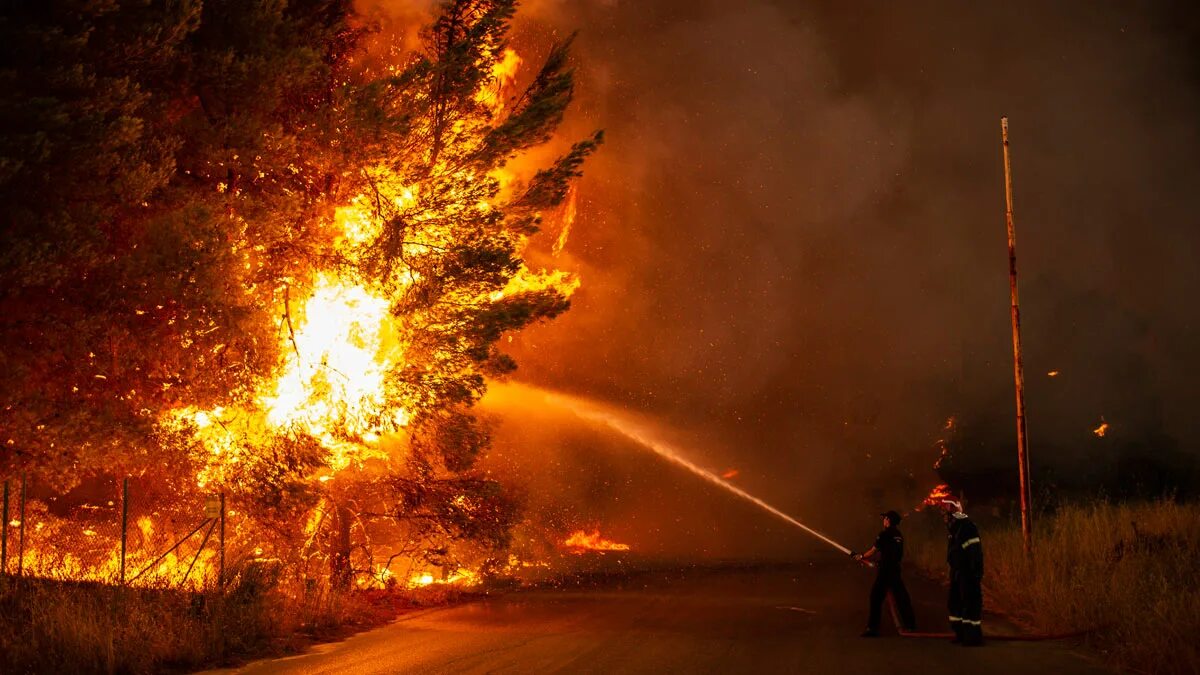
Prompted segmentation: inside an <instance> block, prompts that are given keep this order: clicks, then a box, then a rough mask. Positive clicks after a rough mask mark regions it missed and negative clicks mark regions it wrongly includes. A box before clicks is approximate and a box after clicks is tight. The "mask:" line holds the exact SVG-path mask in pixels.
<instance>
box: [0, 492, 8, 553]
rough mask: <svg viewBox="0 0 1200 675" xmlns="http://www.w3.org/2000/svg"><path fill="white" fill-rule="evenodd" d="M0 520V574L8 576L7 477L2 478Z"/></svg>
mask: <svg viewBox="0 0 1200 675" xmlns="http://www.w3.org/2000/svg"><path fill="white" fill-rule="evenodd" d="M0 515H3V522H0V576H8V479H7V478H5V479H4V513H3V514H0Z"/></svg>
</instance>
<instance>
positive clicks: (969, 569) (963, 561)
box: [946, 517, 983, 579]
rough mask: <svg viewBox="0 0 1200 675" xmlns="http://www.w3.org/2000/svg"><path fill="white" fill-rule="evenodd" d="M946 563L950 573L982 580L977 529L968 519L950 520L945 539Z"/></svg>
mask: <svg viewBox="0 0 1200 675" xmlns="http://www.w3.org/2000/svg"><path fill="white" fill-rule="evenodd" d="M946 562H948V563H950V572H951V573H958V574H966V575H968V576H971V577H974V578H976V579H982V578H983V545H982V544H981V543H980V541H979V528H978V527H975V523H972V522H971V520H970V519H969V518H965V517H963V518H959V517H955V518H953V519H952V520H951V522H950V528H949V534H948V535H947V537H946Z"/></svg>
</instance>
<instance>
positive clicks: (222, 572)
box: [217, 492, 225, 586]
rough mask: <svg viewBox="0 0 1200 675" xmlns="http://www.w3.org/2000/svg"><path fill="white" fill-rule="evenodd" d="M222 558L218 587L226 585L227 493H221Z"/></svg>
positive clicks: (218, 568)
mask: <svg viewBox="0 0 1200 675" xmlns="http://www.w3.org/2000/svg"><path fill="white" fill-rule="evenodd" d="M220 537H221V539H220V542H221V557H220V563H219V565H218V567H217V586H224V585H225V493H224V492H222V493H221V532H220Z"/></svg>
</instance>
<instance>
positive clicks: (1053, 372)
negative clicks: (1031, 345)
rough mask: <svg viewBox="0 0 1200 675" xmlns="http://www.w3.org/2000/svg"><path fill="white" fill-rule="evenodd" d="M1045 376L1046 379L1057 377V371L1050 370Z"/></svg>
mask: <svg viewBox="0 0 1200 675" xmlns="http://www.w3.org/2000/svg"><path fill="white" fill-rule="evenodd" d="M1046 376H1047V377H1058V371H1057V370H1051V371H1050V372H1048V373H1046Z"/></svg>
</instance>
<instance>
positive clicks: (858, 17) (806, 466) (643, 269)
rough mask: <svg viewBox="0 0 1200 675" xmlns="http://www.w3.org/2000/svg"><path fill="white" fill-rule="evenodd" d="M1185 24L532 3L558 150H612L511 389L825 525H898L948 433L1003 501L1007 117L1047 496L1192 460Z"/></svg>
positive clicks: (1080, 5) (1149, 15)
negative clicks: (836, 521)
mask: <svg viewBox="0 0 1200 675" xmlns="http://www.w3.org/2000/svg"><path fill="white" fill-rule="evenodd" d="M1196 28H1197V23H1196V20H1195V19H1194V17H1193V15H1192V13H1191V12H1190V10H1188V9H1187V8H1186V7H1185V5H1184V4H1179V5H1169V4H1160V5H1154V4H1151V3H1138V4H1130V3H1099V2H1082V1H1081V2H1063V3H1043V2H1034V1H1022V2H1003V3H956V2H920V1H918V2H906V3H845V2H835V1H832V0H829V1H826V2H810V3H786V2H764V1H753V2H717V1H715V0H698V1H696V0H688V1H683V0H669V1H663V2H621V1H617V0H613V1H607V2H605V1H594V2H566V1H561V2H554V1H551V0H543V1H541V2H537V3H531V4H529V5H527V6H526V12H525V14H524V18H522V19H521V20H520V21H519V22H518V33H517V36H516V40H517V44H518V46H519V48H520V49H521V51H522V53H523V55H524V56H526V58H527V59H529V60H533V61H536V56H537V54H539V53H544V51H545V49H547V48H548V46H549V44H550V43H551V41H552V40H554V39H561V38H562V37H564V36H566V35H567V34H569V33H570V32H572V31H574V30H576V29H578V30H580V34H579V36H578V39H577V42H576V49H575V54H576V59H577V61H578V74H579V87H578V98H577V105H576V108H575V110H574V111H573V112H572V113H571V115H570V117H569V119H568V123H567V125H566V131H567V133H568V135H573V136H582V135H584V134H585V133H587V132H588V131H590V130H592V129H593V128H597V127H602V128H604V129H605V130H606V132H607V138H608V141H607V143H606V145H605V146H604V148H603V149H602V151H601V152H600V153H599V154H598V155H597V156H596V157H595V158H594V159H593V161H591V162H590V163H589V165H588V166H587V167H586V175H585V177H584V178H583V180H582V181H581V184H580V186H579V215H578V220H577V222H576V223H575V225H574V227H573V229H572V232H571V236H570V239H569V241H568V243H567V248H566V252H565V253H564V254H563V256H561V257H560V258H558V259H557V260H554V261H551V262H553V263H554V264H558V265H561V266H566V267H568V268H571V269H573V270H575V271H578V272H579V273H580V274H581V275H582V277H583V282H584V283H583V287H582V288H581V289H580V290H579V291H578V293H577V294H576V296H575V301H574V306H573V309H572V310H571V311H570V312H569V313H568V314H566V315H564V316H563V317H561V318H560V319H559V320H557V321H556V322H554V323H553V324H549V325H546V326H544V327H540V328H536V329H533V330H530V331H527V332H526V333H525V334H523V335H521V336H518V337H517V338H516V340H515V341H514V343H513V345H512V347H513V350H514V352H515V354H516V356H517V357H518V360H519V362H520V363H521V367H522V369H521V371H520V373H519V377H520V378H521V379H522V380H524V381H527V382H532V383H536V384H541V385H545V386H550V387H556V388H561V389H565V390H568V391H571V392H574V393H578V394H583V395H590V396H596V397H599V398H602V399H604V400H607V401H609V402H613V403H617V404H622V405H627V406H630V407H631V408H635V409H638V410H640V411H643V412H646V413H649V414H654V415H657V416H659V417H660V418H661V419H663V420H664V422H665V423H666V424H668V425H670V426H671V427H673V428H675V429H676V430H678V431H679V433H681V434H684V435H686V436H687V438H688V439H689V441H690V442H691V443H692V444H693V445H694V446H695V447H696V448H697V452H698V453H699V454H700V455H701V456H706V457H710V458H712V459H711V462H712V463H713V464H714V465H726V464H728V465H734V466H738V467H739V469H740V470H741V473H740V475H739V478H738V480H741V481H743V484H744V485H746V486H747V487H749V488H751V489H756V490H759V491H761V492H762V493H763V494H764V495H765V496H767V497H768V498H770V499H772V500H774V501H776V502H777V503H779V504H780V505H781V506H783V507H785V508H789V509H796V510H798V511H800V512H816V511H824V515H823V516H821V517H823V518H824V519H825V521H826V522H829V521H830V520H831V519H832V518H833V516H832V515H829V514H830V511H829V510H828V509H821V506H820V505H821V504H827V503H836V504H839V505H849V506H850V507H851V508H852V509H858V508H860V507H861V508H862V509H863V512H864V513H866V512H867V511H866V509H867V508H873V507H877V506H878V507H883V506H895V507H897V508H903V507H905V506H909V505H911V502H906V500H908V499H911V498H913V497H914V496H915V495H916V494H917V493H919V492H922V491H923V490H924V489H927V488H928V486H929V485H930V484H932V482H933V481H934V480H936V478H935V477H934V476H933V474H932V472H931V471H930V469H929V466H930V465H931V464H932V462H933V460H934V459H935V457H936V451H935V450H934V441H935V440H936V439H937V438H938V437H939V434H940V433H941V427H942V425H943V423H944V421H945V419H946V418H947V417H948V416H950V415H956V416H957V417H958V419H959V421H960V424H961V425H962V429H961V431H960V432H959V435H960V436H961V438H960V439H959V441H958V442H959V443H960V449H961V452H962V453H965V454H970V455H972V456H974V457H976V458H978V457H986V458H989V460H988V462H990V464H992V465H994V466H995V467H996V470H997V471H1000V472H1003V473H1002V474H998V476H999V477H998V478H997V479H996V481H993V482H996V484H999V485H1003V484H1004V483H1003V481H1005V480H1015V473H1016V472H1015V466H1014V465H1015V458H1014V457H1013V454H1014V453H1012V449H1013V445H1014V439H1013V423H1012V410H1013V403H1012V371H1011V351H1010V349H1011V347H1010V343H1009V328H1008V320H1009V319H1008V285H1007V267H1006V256H1005V233H1004V220H1003V192H1002V186H1003V178H1002V168H1001V163H1000V145H999V118H1000V116H1001V115H1002V114H1005V115H1008V116H1009V117H1010V120H1011V125H1012V136H1013V156H1014V162H1015V164H1014V175H1015V191H1016V220H1017V227H1018V244H1019V255H1020V268H1021V274H1022V287H1021V289H1022V303H1023V310H1024V317H1025V324H1024V329H1025V333H1024V337H1025V342H1026V348H1027V353H1026V372H1027V378H1028V401H1029V420H1030V422H1029V424H1030V430H1031V448H1032V454H1033V460H1034V467H1035V480H1037V481H1039V487H1040V488H1041V489H1049V488H1051V487H1053V486H1062V487H1067V486H1071V485H1073V484H1079V483H1087V482H1089V481H1090V482H1092V483H1096V482H1099V481H1102V480H1106V479H1109V478H1111V477H1112V476H1114V475H1115V472H1116V471H1118V470H1120V468H1121V467H1125V466H1129V462H1133V463H1134V464H1136V463H1137V462H1138V461H1140V460H1139V458H1140V459H1147V458H1148V459H1149V460H1150V461H1151V463H1153V462H1154V461H1157V458H1163V457H1166V458H1171V461H1176V460H1178V461H1179V462H1182V463H1184V464H1186V463H1187V462H1188V461H1191V460H1190V459H1188V458H1190V457H1194V455H1195V452H1194V451H1195V448H1196V438H1197V431H1200V430H1198V429H1197V428H1196V427H1197V425H1196V421H1195V415H1194V414H1193V411H1192V405H1193V404H1194V402H1195V401H1197V400H1200V397H1198V396H1197V394H1200V391H1198V385H1197V382H1198V381H1200V377H1198V375H1200V373H1198V370H1200V368H1198V366H1200V356H1198V355H1197V353H1196V350H1195V349H1194V347H1193V345H1195V344H1196V343H1197V338H1200V335H1198V333H1200V325H1198V323H1197V321H1196V319H1195V310H1194V308H1193V305H1194V304H1195V301H1194V299H1193V298H1194V297H1195V296H1196V295H1197V292H1198V291H1200V278H1198V273H1197V266H1196V262H1195V261H1196V258H1197V252H1198V246H1197V244H1198V243H1200V227H1197V225H1198V224H1200V223H1197V218H1198V216H1197V215H1196V214H1197V213H1198V212H1200V211H1198V209H1197V206H1198V205H1197V203H1196V202H1197V199H1198V196H1197V193H1196V189H1195V188H1196V186H1197V185H1200V163H1198V162H1197V161H1196V157H1197V156H1198V151H1200V138H1198V137H1197V134H1198V131H1197V127H1196V124H1195V120H1196V118H1197V117H1196V116H1197V112H1198V108H1200V106H1198V105H1197V103H1198V100H1197V74H1198V72H1200V71H1198V70H1197V64H1198V60H1197V56H1196V54H1197V52H1196V35H1197V34H1198V33H1200V31H1197V30H1196ZM557 234H558V233H557V231H556V226H555V224H554V223H553V222H551V223H550V224H549V226H548V227H547V231H546V233H545V234H544V235H539V236H540V237H542V241H540V242H538V246H539V247H540V248H541V249H542V251H541V252H536V253H534V254H533V255H532V258H533V259H534V260H535V261H539V262H541V261H543V259H546V260H548V256H549V254H548V253H547V251H548V250H549V247H550V242H552V241H553V239H554V237H556V236H557ZM1049 371H1058V373H1059V374H1058V376H1056V377H1053V378H1051V377H1049V376H1048V375H1047V373H1048V372H1049ZM1101 417H1103V418H1104V420H1105V421H1107V422H1108V423H1109V424H1110V432H1109V434H1108V435H1106V436H1105V437H1104V438H1098V437H1096V436H1095V435H1094V434H1093V433H1092V431H1091V430H1092V429H1093V428H1094V427H1096V426H1098V425H1099V423H1100V420H1101ZM1181 458H1182V459H1181ZM902 502H903V503H902Z"/></svg>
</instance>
